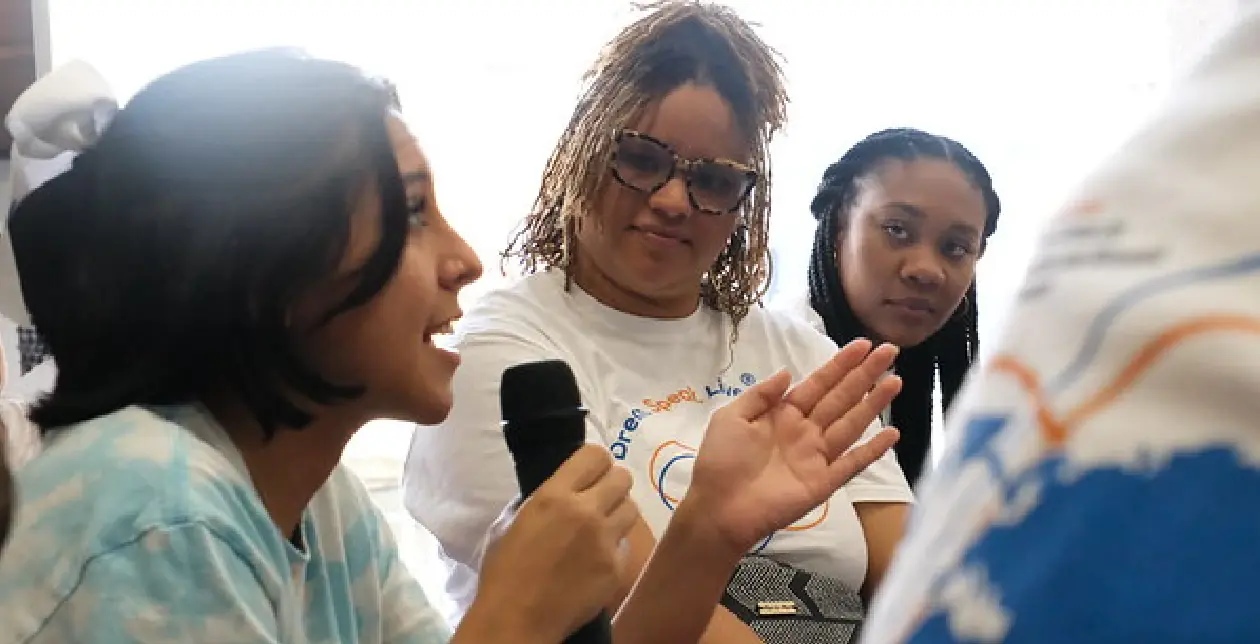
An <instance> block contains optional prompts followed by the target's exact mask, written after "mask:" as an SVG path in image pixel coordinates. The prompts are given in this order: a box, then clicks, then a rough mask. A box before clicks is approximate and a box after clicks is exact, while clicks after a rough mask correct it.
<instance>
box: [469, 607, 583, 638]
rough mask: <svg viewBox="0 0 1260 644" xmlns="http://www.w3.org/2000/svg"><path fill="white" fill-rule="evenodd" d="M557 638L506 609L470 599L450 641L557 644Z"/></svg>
mask: <svg viewBox="0 0 1260 644" xmlns="http://www.w3.org/2000/svg"><path fill="white" fill-rule="evenodd" d="M560 640H561V638H560V637H558V636H554V635H548V634H545V633H542V632H541V631H540V630H539V629H538V628H536V627H535V626H534V625H532V624H527V623H523V622H521V621H520V620H518V619H515V618H514V617H513V616H512V615H511V614H510V613H508V612H500V611H496V610H494V609H493V608H487V607H486V605H485V603H478V602H474V603H473V605H472V606H471V607H469V609H468V614H467V615H465V616H464V619H463V620H461V621H460V623H459V628H458V629H457V630H456V631H455V634H454V635H453V636H452V637H451V641H450V644H558V643H559V642H560Z"/></svg>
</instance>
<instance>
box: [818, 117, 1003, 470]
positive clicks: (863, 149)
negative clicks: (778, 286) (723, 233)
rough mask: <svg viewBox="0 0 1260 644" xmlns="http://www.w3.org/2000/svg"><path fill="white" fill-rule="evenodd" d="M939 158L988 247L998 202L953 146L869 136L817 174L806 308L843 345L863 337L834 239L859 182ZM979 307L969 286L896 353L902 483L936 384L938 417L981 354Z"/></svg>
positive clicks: (918, 456)
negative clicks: (965, 195) (978, 203)
mask: <svg viewBox="0 0 1260 644" xmlns="http://www.w3.org/2000/svg"><path fill="white" fill-rule="evenodd" d="M922 158H932V159H942V160H946V161H949V162H951V163H953V164H954V165H955V166H957V167H958V169H959V170H960V171H962V173H963V175H965V176H966V177H967V178H968V179H969V180H970V181H971V183H972V184H973V185H974V186H975V187H976V189H977V190H979V191H980V193H981V194H982V196H983V198H984V205H985V212H986V215H985V222H984V231H983V238H984V240H985V241H986V242H987V240H988V238H989V236H990V235H992V234H993V231H994V230H995V229H996V228H997V222H998V215H999V214H1000V213H1001V210H1002V207H1001V201H1000V200H999V199H998V195H997V192H995V191H994V189H993V180H992V178H991V177H990V176H989V171H988V170H987V169H985V167H984V164H982V163H980V160H979V159H977V158H976V157H975V155H973V154H972V153H971V152H970V151H969V150H967V148H965V147H963V145H962V144H961V143H959V142H957V141H955V140H953V139H950V138H947V137H944V136H937V135H934V134H929V133H927V132H923V131H921V130H915V129H910V128H896V129H889V130H883V131H881V132H876V133H875V134H872V135H870V136H868V137H866V138H865V139H863V140H861V141H859V142H858V143H857V144H856V145H854V146H853V147H852V148H850V149H849V151H848V152H845V153H844V156H842V157H841V158H840V160H839V161H837V162H835V163H833V164H832V165H831V166H830V167H828V168H827V171H826V172H824V173H823V179H822V184H821V185H820V186H819V188H818V194H817V195H815V197H814V200H813V201H812V202H811V203H810V210H811V211H813V213H814V218H815V219H817V220H818V227H817V229H816V231H815V234H814V248H813V252H812V254H811V256H810V262H809V297H810V304H811V305H812V306H813V308H814V310H815V311H817V312H818V314H819V315H820V316H821V317H822V319H823V322H824V324H825V325H826V329H827V335H829V336H831V339H832V340H834V341H835V342H836V344H838V345H841V346H843V345H844V344H845V343H847V342H850V341H852V340H853V339H855V338H858V337H861V336H865V335H867V334H868V331H867V330H866V329H865V327H864V326H863V324H862V322H861V321H860V320H859V319H858V318H857V316H856V315H855V314H854V313H853V309H852V308H851V307H850V306H849V301H848V298H847V297H846V296H845V293H844V288H843V286H842V283H841V279H840V268H839V264H838V263H837V262H836V257H837V255H836V251H837V249H836V240H837V238H838V236H839V233H840V232H841V231H842V230H844V227H845V226H847V225H848V221H849V219H848V215H849V210H850V208H852V206H853V204H854V202H855V201H856V199H857V197H858V193H859V192H860V183H861V181H862V179H864V178H866V177H868V176H869V175H870V174H871V173H873V172H875V171H877V170H878V169H879V167H880V166H881V165H882V164H883V163H885V162H888V161H891V160H901V161H913V160H916V159H922ZM978 314H979V302H978V301H977V298H976V285H975V282H974V281H973V282H972V284H971V285H970V286H969V287H968V288H967V293H966V296H965V300H964V302H963V304H962V305H960V306H959V308H958V310H956V311H955V312H954V315H952V316H950V318H949V320H948V321H946V323H945V325H944V326H942V327H941V329H940V330H939V331H937V332H936V333H934V334H933V335H932V336H930V337H929V338H928V339H927V340H925V341H924V342H922V343H921V344H919V345H917V346H914V347H902V351H901V354H900V355H899V356H898V357H897V362H896V364H895V366H894V369H895V370H896V372H897V375H898V376H900V377H901V379H902V388H901V393H900V394H899V395H898V396H897V398H896V399H895V400H893V403H892V424H893V425H894V426H896V427H897V428H898V429H899V430H900V431H901V440H900V441H899V442H898V443H897V445H896V447H895V448H894V449H895V451H896V453H897V460H898V461H899V462H900V464H901V467H902V469H903V470H904V471H905V473H906V477H907V478H908V479H909V480H910V481H911V482H912V483H913V482H914V481H916V480H918V478H919V475H920V474H921V473H922V471H923V463H924V461H925V460H926V457H927V452H928V447H929V442H930V440H931V436H932V411H933V404H932V403H933V400H932V393H933V391H934V389H935V387H936V378H937V376H938V375H939V377H940V386H941V400H942V403H943V406H944V410H948V409H949V408H950V406H951V405H952V404H953V402H954V398H955V396H957V394H958V390H959V389H960V388H961V387H962V384H963V379H964V378H965V377H966V375H967V371H968V370H969V369H970V367H971V364H972V362H973V361H974V360H975V359H976V356H977V354H978V353H979V348H980V338H979V334H978V333H977V328H976V321H977V319H978Z"/></svg>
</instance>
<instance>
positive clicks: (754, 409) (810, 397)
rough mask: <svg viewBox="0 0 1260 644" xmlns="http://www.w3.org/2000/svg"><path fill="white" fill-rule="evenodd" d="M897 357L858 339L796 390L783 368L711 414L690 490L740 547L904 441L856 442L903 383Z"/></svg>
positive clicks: (884, 435) (887, 435) (891, 436)
mask: <svg viewBox="0 0 1260 644" xmlns="http://www.w3.org/2000/svg"><path fill="white" fill-rule="evenodd" d="M896 355H897V350H896V348H895V347H893V346H891V345H884V346H881V347H879V348H877V349H875V350H874V351H872V350H871V343H870V342H869V341H867V340H856V341H854V342H851V343H849V344H848V345H846V346H845V347H844V348H843V349H841V350H840V352H839V353H837V354H836V356H835V357H834V358H833V359H832V360H830V361H829V362H827V364H825V365H823V366H822V367H820V368H819V369H818V370H817V371H815V372H814V373H812V374H810V376H809V377H808V378H806V379H805V380H804V381H802V382H801V383H800V384H798V385H797V386H796V387H793V388H792V390H791V391H788V387H789V385H790V376H789V375H788V374H787V373H786V372H779V373H778V374H775V375H774V376H773V377H771V378H768V379H766V380H765V381H763V382H761V383H759V384H758V385H756V386H754V387H752V388H750V389H748V390H747V391H745V392H744V393H743V394H742V395H740V396H739V398H737V399H735V401H733V402H732V403H731V404H730V405H727V406H726V407H723V408H722V409H720V410H718V411H716V412H714V414H713V417H712V419H711V420H710V421H709V428H708V430H707V431H706V432H705V437H704V441H703V442H702V443H701V446H700V453H699V455H698V457H697V459H696V465H695V470H694V474H693V477H692V484H691V488H690V490H689V491H688V494H687V496H688V497H695V496H699V497H700V498H701V499H703V501H700V502H701V503H703V505H704V509H705V512H706V513H707V514H708V516H709V517H710V520H712V521H713V522H714V527H716V528H718V529H719V530H720V531H721V533H722V534H723V535H724V536H725V537H726V538H727V539H728V540H729V541H730V542H731V545H733V546H735V547H736V548H739V549H741V550H747V549H748V548H751V547H753V545H754V544H756V543H757V542H758V541H760V540H761V539H763V538H765V537H766V536H767V535H769V534H770V533H772V532H774V531H775V530H779V529H781V528H784V527H787V526H788V525H790V524H791V523H792V522H794V521H796V520H797V519H800V518H801V517H802V516H804V515H805V514H806V513H807V512H809V511H810V510H811V509H813V508H815V507H817V506H818V505H820V504H821V503H823V502H824V501H826V500H827V499H828V498H830V497H831V495H832V494H833V493H834V492H835V491H836V490H837V489H839V488H840V486H842V485H844V484H845V483H847V482H849V480H850V479H852V478H853V477H854V476H855V475H857V474H858V473H859V472H861V471H862V470H864V469H866V467H867V466H868V465H870V464H871V463H873V462H875V461H876V460H877V459H878V458H879V457H880V456H882V455H883V454H884V453H885V452H886V451H888V449H889V448H890V447H892V446H893V444H894V443H896V442H897V431H896V430H894V429H885V430H883V431H882V432H880V433H879V434H878V435H876V436H875V437H873V438H872V439H871V440H869V441H867V442H866V443H864V444H863V445H860V446H858V447H857V448H854V449H852V450H850V449H849V448H850V447H852V446H853V444H854V443H855V442H857V440H858V439H859V438H861V436H862V434H863V433H864V432H865V431H866V428H867V427H868V426H869V425H870V424H871V422H872V421H874V420H875V418H876V417H877V416H878V415H879V413H880V410H882V409H884V407H886V406H887V405H888V403H889V402H891V401H892V399H893V397H894V396H896V395H897V392H898V391H899V390H900V389H901V381H900V379H899V378H896V377H895V376H892V377H884V374H885V373H887V371H888V369H889V367H890V366H892V362H893V360H894V359H895V358H896ZM877 383H878V384H877ZM697 500H698V499H697Z"/></svg>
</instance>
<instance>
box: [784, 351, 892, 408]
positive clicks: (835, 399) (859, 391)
mask: <svg viewBox="0 0 1260 644" xmlns="http://www.w3.org/2000/svg"><path fill="white" fill-rule="evenodd" d="M896 358H897V347H895V346H893V345H891V344H884V345H881V346H880V347H879V348H877V349H875V350H874V351H872V352H871V353H870V354H869V355H867V356H866V359H865V360H863V361H862V362H861V363H860V364H858V365H857V366H855V367H854V368H852V369H850V370H849V371H848V373H846V374H845V375H844V377H843V378H842V379H841V380H840V381H839V382H838V383H837V384H836V385H835V386H833V387H832V388H831V390H830V391H827V392H826V393H825V394H824V395H823V396H822V398H820V399H819V400H818V402H817V404H815V405H814V407H813V408H812V409H811V410H809V411H808V412H806V411H805V410H803V409H802V410H801V411H802V412H803V413H805V415H806V416H808V417H809V419H810V420H812V421H814V423H815V424H817V425H818V426H819V427H828V426H830V425H831V424H832V423H834V422H836V420H837V419H840V418H843V417H845V415H847V414H848V413H849V411H850V410H852V409H854V408H856V407H857V406H858V405H859V404H860V403H861V402H862V401H863V400H864V399H866V398H869V397H870V394H871V393H872V392H873V391H874V390H876V389H877V387H876V383H878V382H879V381H880V380H881V379H887V378H888V376H887V373H888V369H889V367H891V366H892V363H893V361H894V360H896ZM879 409H883V407H880V408H879ZM878 413H879V412H878V410H877V411H876V414H878Z"/></svg>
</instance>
